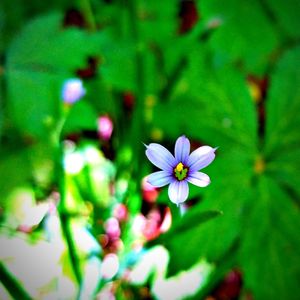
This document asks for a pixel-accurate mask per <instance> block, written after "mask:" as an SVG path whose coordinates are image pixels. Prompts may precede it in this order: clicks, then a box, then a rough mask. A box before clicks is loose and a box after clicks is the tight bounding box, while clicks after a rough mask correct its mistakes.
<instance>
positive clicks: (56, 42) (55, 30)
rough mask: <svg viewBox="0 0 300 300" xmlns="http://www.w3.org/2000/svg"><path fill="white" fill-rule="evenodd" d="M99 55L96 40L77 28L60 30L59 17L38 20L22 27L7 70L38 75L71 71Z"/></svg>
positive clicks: (93, 36) (52, 16) (14, 42)
mask: <svg viewBox="0 0 300 300" xmlns="http://www.w3.org/2000/svg"><path fill="white" fill-rule="evenodd" d="M98 51H99V45H98V37H97V36H96V35H93V34H90V33H88V32H86V31H83V30H80V29H78V28H74V27H70V28H66V29H63V28H62V16H61V15H60V14H50V15H46V16H42V17H38V18H36V19H34V20H32V21H31V22H30V23H29V24H27V26H25V27H24V28H23V30H22V32H21V33H20V34H19V35H18V36H17V37H16V39H15V40H14V41H13V43H12V44H11V46H10V48H9V50H8V56H7V65H8V67H9V68H18V69H20V68H21V69H24V68H30V69H31V70H35V71H41V72H52V73H53V72H56V73H59V72H62V73H64V74H65V73H66V72H68V71H74V70H76V68H80V67H84V66H85V63H86V58H87V56H88V55H93V54H97V52H98Z"/></svg>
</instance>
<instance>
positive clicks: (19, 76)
mask: <svg viewBox="0 0 300 300" xmlns="http://www.w3.org/2000/svg"><path fill="white" fill-rule="evenodd" d="M61 82H62V78H60V77H59V76H56V75H54V74H49V73H43V72H33V71H27V70H9V71H8V73H7V88H8V97H9V100H10V102H9V109H10V113H11V117H12V120H13V121H14V123H15V125H16V126H17V127H18V128H19V130H20V131H21V132H23V133H25V134H26V135H33V136H37V137H40V138H43V139H47V138H49V133H50V129H51V128H53V126H55V123H56V121H57V120H58V118H59V107H60V105H61V103H60V101H61V99H60V95H59V91H60V88H61Z"/></svg>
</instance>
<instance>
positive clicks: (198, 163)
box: [187, 146, 216, 172]
mask: <svg viewBox="0 0 300 300" xmlns="http://www.w3.org/2000/svg"><path fill="white" fill-rule="evenodd" d="M215 151H216V149H215V148H212V147H209V146H202V147H199V148H198V149H196V150H195V151H193V152H192V153H191V155H190V156H189V158H188V162H187V165H188V167H189V169H190V171H191V172H195V171H198V170H200V169H203V168H205V167H206V166H208V165H209V164H210V163H211V162H212V161H213V160H214V158H215V156H216V155H215Z"/></svg>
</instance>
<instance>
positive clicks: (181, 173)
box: [174, 162, 189, 181]
mask: <svg viewBox="0 0 300 300" xmlns="http://www.w3.org/2000/svg"><path fill="white" fill-rule="evenodd" d="M188 170H189V169H188V168H187V167H185V166H184V164H183V163H182V162H180V163H179V164H177V166H176V168H175V169H174V175H175V177H176V178H177V179H178V180H179V181H181V180H184V179H185V178H186V177H187V174H188Z"/></svg>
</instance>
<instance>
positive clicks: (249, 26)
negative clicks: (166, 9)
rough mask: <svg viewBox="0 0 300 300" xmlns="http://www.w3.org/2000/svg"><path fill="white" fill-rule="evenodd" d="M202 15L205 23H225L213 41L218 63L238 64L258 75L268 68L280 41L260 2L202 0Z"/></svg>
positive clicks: (214, 35) (212, 44) (215, 34)
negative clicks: (215, 21)
mask: <svg viewBox="0 0 300 300" xmlns="http://www.w3.org/2000/svg"><path fill="white" fill-rule="evenodd" d="M201 12H202V13H203V16H204V18H205V19H204V21H206V22H210V21H213V20H217V21H219V22H220V23H221V26H220V28H218V29H217V30H216V32H215V33H214V34H213V36H212V37H211V40H210V42H209V43H210V45H211V47H212V49H213V50H214V53H215V57H214V58H215V60H216V62H217V63H218V64H220V65H222V64H224V63H228V62H231V63H232V62H235V63H239V64H242V66H243V67H244V68H245V69H246V70H247V71H248V72H254V73H261V72H263V71H264V70H265V69H266V66H267V64H268V56H270V54H271V53H272V51H273V50H274V48H275V47H276V46H277V43H278V41H277V36H276V33H275V31H274V29H273V27H272V26H271V24H270V23H269V21H268V19H267V18H266V15H265V13H264V11H263V9H262V6H261V4H260V3H259V1H257V0H256V1H251V2H248V1H238V0H230V1H226V2H223V3H220V2H219V1H210V0H209V1H202V2H201Z"/></svg>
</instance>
